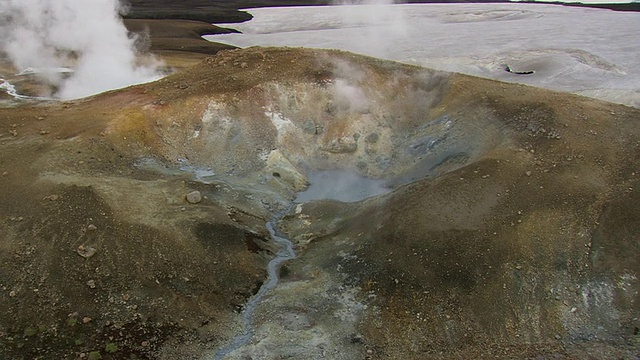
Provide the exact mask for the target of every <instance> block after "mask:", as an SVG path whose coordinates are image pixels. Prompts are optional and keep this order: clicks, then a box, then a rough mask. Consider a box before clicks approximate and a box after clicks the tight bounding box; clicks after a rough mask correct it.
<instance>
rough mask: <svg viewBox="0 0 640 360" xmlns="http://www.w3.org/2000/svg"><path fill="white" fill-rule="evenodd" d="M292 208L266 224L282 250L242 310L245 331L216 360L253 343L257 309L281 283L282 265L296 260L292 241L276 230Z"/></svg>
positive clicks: (269, 265)
mask: <svg viewBox="0 0 640 360" xmlns="http://www.w3.org/2000/svg"><path fill="white" fill-rule="evenodd" d="M291 208H292V205H291V206H289V207H287V208H286V209H285V210H283V211H281V212H279V213H277V214H276V215H275V216H274V217H273V218H272V219H271V221H269V222H267V223H266V225H265V226H266V228H267V230H268V231H269V234H270V235H271V238H272V239H273V240H274V241H275V242H276V243H277V244H278V245H279V246H280V249H279V250H278V252H277V253H276V255H275V257H274V258H273V259H271V261H269V264H267V281H266V282H265V283H264V284H262V286H261V287H260V290H258V292H257V293H256V294H255V295H254V296H253V297H251V299H249V301H248V302H247V303H246V304H245V306H244V308H243V310H242V320H243V322H244V331H243V332H242V333H241V334H239V335H237V336H236V337H234V338H233V339H232V340H231V342H229V343H228V344H227V345H225V346H224V347H222V348H221V349H220V350H218V351H217V352H216V354H215V355H214V357H213V359H214V360H222V359H224V358H225V357H226V356H227V355H229V354H231V353H232V352H234V351H235V350H237V349H239V348H241V347H243V346H245V345H246V344H248V343H249V341H251V338H252V337H253V332H254V327H253V314H254V312H255V310H256V308H257V307H258V305H259V304H260V302H261V301H262V299H263V298H264V297H265V296H266V295H267V294H268V293H269V292H270V291H271V290H273V289H274V288H275V287H276V286H277V285H278V282H279V281H280V275H279V271H280V265H281V264H282V263H283V262H285V261H287V260H291V259H293V258H295V256H296V254H295V251H294V250H293V243H292V242H291V240H289V239H287V238H285V237H282V236H280V235H278V231H277V230H276V226H277V224H278V222H279V221H280V219H282V218H283V217H284V216H285V215H286V214H287V213H288V212H289V211H290V210H291Z"/></svg>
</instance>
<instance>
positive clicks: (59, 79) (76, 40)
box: [0, 0, 160, 99]
mask: <svg viewBox="0 0 640 360" xmlns="http://www.w3.org/2000/svg"><path fill="white" fill-rule="evenodd" d="M122 10H123V8H122V6H121V4H120V3H119V1H118V0H90V1H87V0H54V1H53V0H3V1H2V2H0V38H2V39H3V40H2V43H0V51H2V52H3V53H4V54H5V56H7V57H8V58H9V59H10V61H11V62H12V63H13V65H14V66H15V67H16V68H17V69H18V71H20V72H25V73H31V74H35V75H36V76H38V77H40V78H41V79H42V80H45V81H47V82H48V83H49V84H51V85H52V86H53V87H54V88H55V89H57V91H55V94H54V96H55V97H58V98H62V99H72V98H80V97H84V96H88V95H92V94H96V93H100V92H103V91H105V90H109V89H115V88H120V87H124V86H127V85H131V84H136V83H141V82H146V81H151V80H155V79H157V78H158V77H159V76H160V75H159V72H158V66H159V63H158V62H157V61H156V60H152V61H151V64H147V65H141V64H139V63H137V55H138V54H137V53H138V52H137V50H136V46H135V44H136V37H135V36H132V35H129V34H128V32H127V29H126V28H125V26H124V24H123V22H122V19H121V17H120V13H121V12H122ZM68 67H70V68H72V69H74V72H72V73H70V75H69V73H67V74H63V73H64V71H65V69H66V68H68Z"/></svg>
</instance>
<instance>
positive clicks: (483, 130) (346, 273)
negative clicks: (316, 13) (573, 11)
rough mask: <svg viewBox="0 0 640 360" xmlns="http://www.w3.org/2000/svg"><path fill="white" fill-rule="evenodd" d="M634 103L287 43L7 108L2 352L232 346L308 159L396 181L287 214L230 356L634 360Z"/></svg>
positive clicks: (190, 351) (164, 353) (171, 353)
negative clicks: (271, 267)
mask: <svg viewBox="0 0 640 360" xmlns="http://www.w3.org/2000/svg"><path fill="white" fill-rule="evenodd" d="M639 121H640V110H638V109H634V108H630V107H625V106H621V105H615V104H611V103H607V102H602V101H598V100H594V99H589V98H584V97H578V96H575V95H570V94H562V93H556V92H551V91H548V90H542V89H536V88H531V87H527V86H523V85H516V84H507V83H500V82H496V81H492V80H487V79H480V78H474V77H470V76H465V75H460V74H452V73H448V72H443V71H435V70H429V69H425V68H420V67H415V66H409V65H403V64H398V63H393V62H388V61H382V60H377V59H373V58H369V57H364V56H359V55H354V54H350V53H346V52H339V51H325V50H309V49H283V48H250V49H245V50H233V51H222V52H219V53H218V54H217V55H216V56H214V57H210V58H207V59H206V60H204V61H202V62H200V63H199V64H197V65H196V66H194V67H191V68H187V69H185V70H183V71H181V72H178V73H176V74H174V75H171V76H168V77H166V78H164V79H161V80H159V81H157V82H153V83H149V84H144V85H139V86H133V87H129V88H126V89H122V90H118V91H113V92H108V93H104V94H101V95H98V96H95V97H91V98H87V99H83V100H78V101H72V102H56V103H38V104H33V103H29V102H27V103H19V104H15V106H14V107H12V108H0V147H1V148H2V149H1V152H0V176H1V179H2V187H0V239H2V240H1V242H0V249H1V251H0V264H1V265H0V279H1V280H0V289H1V290H2V291H1V293H0V345H1V346H0V349H1V350H0V351H2V356H4V357H7V358H21V357H24V358H36V357H45V358H80V357H83V358H87V357H90V356H92V357H94V358H96V357H97V356H98V354H99V356H101V357H102V358H103V359H121V358H132V357H137V358H150V359H176V358H202V357H205V356H208V355H210V354H212V353H215V352H216V351H217V350H219V349H220V348H222V347H223V346H225V345H226V344H228V343H229V341H231V340H232V339H233V338H234V337H235V336H236V335H237V334H239V333H241V332H242V331H243V329H244V320H243V317H242V312H241V309H242V308H243V306H245V304H247V301H250V299H251V298H252V297H253V296H255V294H256V293H257V292H258V291H260V288H261V287H262V286H263V284H264V283H265V282H266V281H268V275H267V266H268V264H269V261H270V260H271V259H273V258H274V255H275V254H276V253H277V252H278V249H279V246H278V244H277V243H276V241H274V240H273V238H272V237H271V236H270V234H269V231H268V230H267V229H266V228H265V227H264V224H265V223H266V222H268V221H269V220H270V219H272V218H273V216H274V215H275V214H276V213H278V212H279V211H281V210H282V209H283V208H285V207H286V206H287V205H288V204H290V203H291V201H293V200H294V199H295V198H296V194H298V193H300V192H301V191H304V190H305V189H307V187H308V186H309V183H313V181H312V180H313V176H312V174H313V173H325V174H327V173H328V174H338V173H340V174H341V173H345V172H346V173H351V174H356V175H357V177H358V178H366V179H372V180H376V181H380V183H381V184H384V185H385V187H386V188H388V189H390V190H391V191H389V192H386V193H381V194H378V195H377V196H373V197H367V198H365V199H362V200H359V201H355V202H343V201H338V200H341V199H326V198H325V199H318V200H311V199H309V201H305V202H304V203H301V204H297V205H296V206H295V207H294V208H293V209H292V211H291V212H290V213H288V214H287V215H286V216H284V217H283V218H282V220H281V221H280V225H279V229H280V231H281V236H282V237H286V238H288V239H291V241H292V242H293V246H294V250H295V253H296V255H297V257H296V258H295V259H292V260H290V261H288V262H286V263H284V264H282V267H281V270H280V271H279V277H280V281H279V283H278V286H276V287H275V288H273V289H272V290H271V291H270V292H269V293H268V294H267V295H265V296H264V298H262V300H261V301H260V303H259V304H258V305H257V306H256V307H255V312H254V314H253V337H252V338H251V340H250V341H249V342H248V343H247V344H246V345H245V346H242V347H240V348H238V349H237V350H235V351H234V352H233V353H231V354H229V356H228V357H226V358H229V359H242V358H247V357H252V358H276V357H288V358H294V359H323V358H335V359H353V358H367V357H368V358H402V359H424V358H434V359H438V358H443V359H449V358H479V357H489V356H491V357H497V358H529V357H532V358H535V357H560V358H562V357H564V358H588V357H589V356H595V357H598V358H611V359H614V358H620V357H622V358H633V357H634V356H638V346H637V345H638V337H637V331H638V330H637V329H638V328H639V327H640V323H638V314H639V310H640V308H639V306H640V305H639V304H640V303H639V300H640V299H639V298H638V291H639V290H640V283H639V281H638V274H639V272H640V268H639V266H640V264H639V263H638V262H637V259H636V257H637V256H636V254H637V253H638V251H640V248H639V246H640V245H639V244H638V242H637V239H638V237H639V236H640V234H639V233H638V229H640V217H639V214H640V211H638V204H640V197H639V195H638V191H637V189H638V188H639V187H640V181H639V178H638V176H639V175H638V174H639V173H640V164H639V162H638V161H639V160H638V159H640V132H639V130H638V129H640V126H638V125H639V123H638V122H639ZM337 171H339V172H337ZM335 178H336V180H337V179H338V178H339V177H338V176H335ZM329 181H331V180H329ZM194 193H197V194H194ZM187 195H188V196H187ZM195 195H198V196H195Z"/></svg>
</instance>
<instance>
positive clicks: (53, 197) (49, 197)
mask: <svg viewBox="0 0 640 360" xmlns="http://www.w3.org/2000/svg"><path fill="white" fill-rule="evenodd" d="M58 199H60V195H56V194H53V195H49V196H45V197H44V198H43V199H42V200H49V201H58Z"/></svg>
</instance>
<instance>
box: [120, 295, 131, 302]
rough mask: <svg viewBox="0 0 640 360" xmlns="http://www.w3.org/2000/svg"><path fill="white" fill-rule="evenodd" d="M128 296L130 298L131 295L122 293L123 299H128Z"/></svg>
mask: <svg viewBox="0 0 640 360" xmlns="http://www.w3.org/2000/svg"><path fill="white" fill-rule="evenodd" d="M130 298H131V296H129V294H124V295H122V300H124V301H129V299H130Z"/></svg>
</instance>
